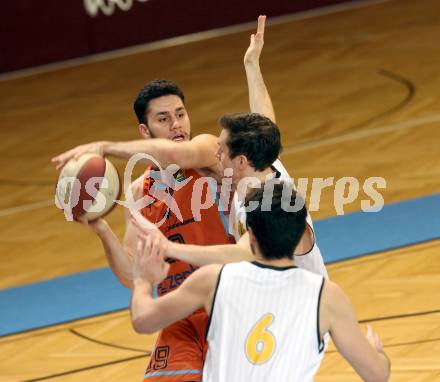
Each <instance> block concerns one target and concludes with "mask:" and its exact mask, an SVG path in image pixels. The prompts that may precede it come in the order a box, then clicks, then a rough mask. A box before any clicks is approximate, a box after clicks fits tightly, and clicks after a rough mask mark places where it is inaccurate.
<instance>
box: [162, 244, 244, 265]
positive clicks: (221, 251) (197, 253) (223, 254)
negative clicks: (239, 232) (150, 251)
mask: <svg viewBox="0 0 440 382" xmlns="http://www.w3.org/2000/svg"><path fill="white" fill-rule="evenodd" d="M167 256H168V257H171V258H173V259H176V260H181V261H184V262H186V263H189V264H194V265H196V266H198V267H201V266H204V265H208V264H227V263H236V262H239V261H247V260H251V259H252V253H251V252H250V251H248V250H246V249H244V248H242V247H240V246H238V245H236V244H225V245H212V246H201V245H188V244H179V243H173V242H171V243H170V245H169V246H168V249H167Z"/></svg>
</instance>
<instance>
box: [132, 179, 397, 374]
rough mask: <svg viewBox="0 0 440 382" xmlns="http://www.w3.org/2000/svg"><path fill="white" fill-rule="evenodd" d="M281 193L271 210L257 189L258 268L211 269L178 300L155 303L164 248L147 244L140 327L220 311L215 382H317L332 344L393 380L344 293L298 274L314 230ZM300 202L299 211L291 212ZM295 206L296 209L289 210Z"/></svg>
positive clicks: (142, 258) (139, 274)
mask: <svg viewBox="0 0 440 382" xmlns="http://www.w3.org/2000/svg"><path fill="white" fill-rule="evenodd" d="M283 186H285V184H276V185H274V191H273V196H272V198H271V203H270V209H269V210H267V209H266V208H263V207H262V206H263V202H264V191H263V189H262V188H258V189H254V190H252V191H251V192H250V193H249V194H248V196H247V198H246V203H247V204H248V203H254V204H255V203H257V204H258V206H257V207H256V208H255V209H253V210H252V211H247V212H246V214H247V227H248V234H249V239H250V244H251V248H252V252H253V254H254V261H253V262H240V263H236V264H227V265H223V266H222V265H217V264H216V265H209V266H206V267H202V268H200V269H199V270H197V271H195V272H194V273H193V274H192V275H191V276H190V277H189V278H188V279H187V280H186V281H184V282H183V284H182V285H181V286H180V288H178V289H177V290H176V291H174V292H171V293H169V294H167V295H166V296H163V297H160V298H158V299H153V297H152V290H153V287H154V285H155V284H157V283H159V282H160V281H161V280H162V279H163V278H164V277H165V276H166V274H167V270H168V266H169V265H168V264H167V263H166V262H165V261H164V255H163V252H161V249H162V247H161V246H160V245H157V243H156V242H155V243H153V242H152V240H151V237H147V239H146V241H145V242H144V243H143V246H144V248H140V249H139V251H138V252H137V253H136V255H135V259H134V268H133V273H134V275H135V280H134V289H133V297H132V304H131V315H132V323H133V326H134V328H135V329H136V330H137V331H138V332H141V333H152V332H154V331H156V330H158V329H160V328H162V327H164V326H167V325H169V324H171V323H172V322H174V321H176V320H179V319H181V318H182V317H185V316H186V315H188V314H190V313H191V312H192V311H194V310H196V309H199V308H201V307H205V309H206V311H207V312H210V323H209V327H208V333H207V340H208V353H207V357H206V361H205V364H204V369H203V381H205V382H230V381H240V382H241V381H253V382H266V381H277V382H284V381H285V382H287V381H289V382H309V381H312V380H313V377H314V375H315V374H316V372H317V370H318V368H319V365H320V363H321V361H322V358H323V347H324V346H323V340H322V339H323V336H324V335H325V334H326V333H330V335H331V337H332V339H333V341H334V343H335V345H336V347H337V349H338V350H339V352H340V353H341V354H342V355H343V356H344V357H345V358H346V359H347V361H348V362H349V363H350V364H351V365H352V366H353V368H354V369H355V370H356V372H357V373H358V374H359V375H360V376H361V377H362V379H363V380H364V381H371V382H373V381H374V382H382V381H387V380H388V378H389V373H390V363H389V360H388V358H387V356H386V354H385V353H384V351H383V346H382V344H381V341H380V339H379V337H378V335H377V334H376V333H374V332H373V330H372V329H371V328H370V327H369V328H368V332H367V335H366V337H364V336H363V335H362V333H361V330H360V327H359V324H358V322H357V320H356V317H355V313H354V311H353V307H352V305H351V303H350V301H349V300H348V298H347V297H346V296H345V294H344V293H343V291H342V290H341V289H340V288H339V287H338V286H337V285H336V284H335V283H333V282H331V281H329V280H326V279H325V278H323V277H322V276H319V275H316V274H314V273H311V272H308V271H305V270H302V269H300V268H297V267H296V266H295V263H294V260H293V255H292V253H293V251H294V249H295V247H296V246H297V245H298V243H299V242H300V240H301V238H302V236H303V235H304V232H305V229H306V216H307V211H306V208H305V206H304V202H303V200H301V198H297V195H296V192H295V191H294V190H293V189H292V187H291V186H290V190H289V192H290V193H289V196H290V197H288V198H287V201H288V203H287V204H286V197H285V196H284V195H283ZM295 203H299V207H301V208H299V209H298V210H297V211H296V212H287V211H286V210H287V207H288V206H290V205H292V204H295ZM286 205H287V207H286Z"/></svg>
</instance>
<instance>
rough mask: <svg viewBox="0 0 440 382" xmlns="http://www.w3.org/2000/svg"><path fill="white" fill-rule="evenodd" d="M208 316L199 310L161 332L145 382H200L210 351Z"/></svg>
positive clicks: (146, 372)
mask: <svg viewBox="0 0 440 382" xmlns="http://www.w3.org/2000/svg"><path fill="white" fill-rule="evenodd" d="M207 325H208V315H207V314H206V312H205V311H204V310H198V311H196V312H194V313H193V314H192V315H191V316H189V317H187V318H185V319H184V320H181V321H178V322H176V323H174V324H172V325H170V326H168V327H166V328H164V329H162V331H161V332H160V333H159V337H158V339H157V342H156V345H155V347H154V350H153V352H152V354H151V359H150V363H149V365H148V368H147V370H146V371H145V376H144V382H168V381H175V382H177V381H179V382H190V381H196V382H199V381H201V380H202V371H203V363H204V361H205V355H206V350H207V348H208V347H207V342H206V329H207Z"/></svg>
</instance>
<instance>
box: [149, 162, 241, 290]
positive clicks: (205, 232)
mask: <svg viewBox="0 0 440 382" xmlns="http://www.w3.org/2000/svg"><path fill="white" fill-rule="evenodd" d="M206 179H207V178H206ZM167 183H168V184H167ZM170 183H171V184H170ZM216 190H217V184H216V183H215V182H214V181H213V179H211V182H210V184H208V182H206V181H204V179H202V176H201V175H200V174H198V173H197V172H196V171H195V170H192V169H190V170H182V171H180V172H179V173H178V175H175V176H174V177H173V178H172V180H171V181H168V182H163V181H162V179H161V176H160V173H159V171H156V170H151V169H150V168H148V169H147V171H146V172H145V177H144V184H143V195H144V196H149V197H150V198H151V201H150V204H149V205H148V206H147V207H145V208H143V209H142V215H143V216H144V217H145V218H147V219H148V220H149V221H151V222H152V223H155V224H157V223H159V222H162V224H161V225H160V226H159V229H160V230H161V231H162V232H163V234H164V235H165V236H166V237H167V238H168V239H169V240H172V241H176V242H179V243H184V244H197V245H216V244H231V243H234V239H233V238H232V237H231V236H230V235H229V233H228V226H227V219H226V217H225V216H224V214H223V212H222V211H219V208H218V198H217V196H216ZM204 205H205V206H209V207H208V208H202V207H203V206H204ZM179 215H180V216H179ZM169 263H170V270H169V272H168V275H167V278H166V279H165V280H164V281H163V282H162V283H160V284H159V285H158V287H157V294H158V295H159V296H161V295H163V294H165V293H167V292H169V291H171V290H173V289H175V288H177V287H178V286H179V285H180V284H182V282H183V281H184V280H185V279H186V278H187V277H188V276H189V275H190V274H191V273H192V272H194V271H195V270H196V269H197V267H196V266H194V265H191V264H187V263H185V262H183V261H179V260H171V259H170V260H169Z"/></svg>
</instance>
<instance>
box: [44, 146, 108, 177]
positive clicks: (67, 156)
mask: <svg viewBox="0 0 440 382" xmlns="http://www.w3.org/2000/svg"><path fill="white" fill-rule="evenodd" d="M85 153H92V154H99V155H104V142H92V143H87V144H85V145H80V146H76V147H74V148H73V149H71V150H68V151H66V152H64V153H62V154H60V155H57V156H55V157H53V158H52V160H51V162H52V163H55V166H56V169H57V170H61V169H62V168H63V167H64V166H65V165H66V163H67V162H68V161H69V160H71V159H75V160H76V159H78V158H79V157H80V156H81V155H83V154H85Z"/></svg>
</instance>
